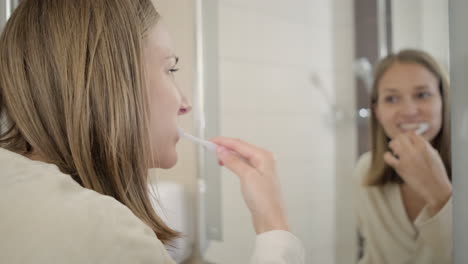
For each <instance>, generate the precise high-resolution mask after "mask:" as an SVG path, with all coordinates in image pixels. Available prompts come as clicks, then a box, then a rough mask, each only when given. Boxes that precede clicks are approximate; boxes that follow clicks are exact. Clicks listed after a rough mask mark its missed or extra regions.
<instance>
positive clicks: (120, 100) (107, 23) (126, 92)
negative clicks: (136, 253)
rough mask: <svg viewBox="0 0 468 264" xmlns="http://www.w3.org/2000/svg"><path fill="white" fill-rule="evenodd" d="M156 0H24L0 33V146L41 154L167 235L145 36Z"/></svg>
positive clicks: (153, 18) (161, 236) (165, 237)
mask: <svg viewBox="0 0 468 264" xmlns="http://www.w3.org/2000/svg"><path fill="white" fill-rule="evenodd" d="M158 20H159V14H158V13H157V11H156V10H155V8H154V6H153V4H152V3H151V0H40V1H38V0H24V1H22V2H21V4H20V5H19V6H18V7H17V9H16V10H15V12H14V13H13V15H12V17H11V18H10V20H9V21H8V23H7V24H6V26H5V28H4V31H3V33H2V35H1V38H0V115H1V119H0V120H2V121H3V122H2V123H1V126H0V132H1V133H0V147H3V148H5V149H8V150H11V151H14V152H17V153H21V154H23V155H38V156H40V157H41V158H42V159H45V160H46V161H47V162H50V163H53V164H56V165H57V166H58V167H59V169H60V170H61V171H62V172H64V173H66V174H69V175H71V177H72V178H73V179H74V180H75V181H76V182H78V183H79V184H80V185H82V186H83V187H85V188H88V189H92V190H95V191H97V192H99V193H101V194H104V195H109V196H112V197H114V198H115V199H117V200H118V201H120V202H121V203H123V204H124V205H126V206H127V207H128V208H130V210H131V211H132V212H133V213H134V214H135V215H136V216H137V217H139V218H140V219H141V220H142V221H143V222H144V223H146V224H147V225H148V226H149V227H150V228H151V229H153V230H154V232H155V233H156V235H157V237H158V238H159V239H160V240H161V241H162V242H163V243H165V244H167V243H168V242H169V241H170V240H172V239H173V238H175V237H176V236H178V233H177V232H176V231H174V230H172V229H171V228H169V227H168V226H167V225H166V224H165V223H164V222H163V221H162V220H161V219H160V217H158V215H157V214H156V213H155V211H154V209H153V207H152V204H151V200H150V194H149V190H148V189H149V187H148V169H149V168H150V166H151V164H152V158H151V153H152V150H151V147H150V137H149V135H150V134H149V102H148V101H147V98H148V96H147V94H148V91H147V90H146V88H145V84H144V79H143V76H144V72H143V70H144V69H143V63H142V58H143V54H142V43H143V41H145V37H146V34H147V32H148V30H149V28H150V27H153V26H155V25H156V23H157V22H158Z"/></svg>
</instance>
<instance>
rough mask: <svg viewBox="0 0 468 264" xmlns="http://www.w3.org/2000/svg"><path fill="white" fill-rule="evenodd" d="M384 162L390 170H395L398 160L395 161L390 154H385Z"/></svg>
mask: <svg viewBox="0 0 468 264" xmlns="http://www.w3.org/2000/svg"><path fill="white" fill-rule="evenodd" d="M384 161H385V163H387V164H388V165H390V167H392V168H395V169H396V168H397V167H398V165H399V163H400V160H399V159H397V158H396V157H395V156H394V155H393V154H392V153H390V152H385V154H384Z"/></svg>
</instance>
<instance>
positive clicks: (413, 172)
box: [384, 132, 452, 215]
mask: <svg viewBox="0 0 468 264" xmlns="http://www.w3.org/2000/svg"><path fill="white" fill-rule="evenodd" d="M389 147H390V149H391V150H392V151H393V154H392V153H390V152H387V153H385V154H384V160H385V162H386V163H387V164H388V165H390V166H391V167H393V168H394V169H395V171H396V172H397V173H398V175H400V177H401V178H402V179H403V180H404V182H405V183H406V184H408V186H409V187H410V188H411V189H412V190H413V191H415V192H416V193H417V194H419V195H420V196H421V197H422V198H423V199H424V200H425V201H426V203H427V205H428V207H429V208H428V209H429V210H430V213H431V215H435V214H436V213H437V212H438V211H439V210H440V209H441V208H442V207H443V206H444V205H445V203H446V202H447V201H448V200H449V199H450V197H451V196H452V184H451V182H450V180H449V177H448V176H447V171H446V169H445V166H444V163H443V162H442V159H441V158H440V155H439V153H438V152H437V150H435V149H434V148H433V147H432V146H431V144H430V143H429V142H428V141H426V140H425V139H424V138H423V137H421V136H419V135H416V134H415V133H414V132H409V133H405V134H401V135H399V136H398V137H396V138H395V139H393V140H392V141H391V142H390V143H389Z"/></svg>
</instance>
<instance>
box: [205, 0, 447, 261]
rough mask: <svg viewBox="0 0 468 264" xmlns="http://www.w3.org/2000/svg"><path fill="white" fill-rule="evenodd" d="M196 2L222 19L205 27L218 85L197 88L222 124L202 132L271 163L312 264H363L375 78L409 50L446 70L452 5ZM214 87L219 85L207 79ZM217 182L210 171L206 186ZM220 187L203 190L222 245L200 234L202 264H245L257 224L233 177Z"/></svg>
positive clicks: (389, 0) (393, 0) (379, 0)
mask: <svg viewBox="0 0 468 264" xmlns="http://www.w3.org/2000/svg"><path fill="white" fill-rule="evenodd" d="M200 2H203V3H204V5H205V8H208V9H209V10H211V11H210V12H215V13H216V18H217V23H216V25H213V23H214V22H213V21H210V22H208V17H210V18H212V17H213V16H211V15H208V16H207V17H204V16H202V17H201V24H202V25H203V26H205V27H204V30H203V32H202V35H203V36H204V37H203V43H202V47H203V48H205V51H206V53H205V55H206V56H208V57H209V59H208V60H210V62H207V61H205V64H204V65H206V66H208V67H213V65H216V66H217V67H215V68H211V70H212V71H213V72H211V73H213V74H214V75H215V76H216V77H217V78H218V81H217V82H214V83H211V84H208V83H205V84H204V85H203V86H199V89H202V90H203V93H204V94H210V93H211V92H208V91H213V89H214V90H216V96H215V97H214V98H207V97H205V102H207V101H211V100H214V101H216V104H217V105H216V108H210V107H206V105H205V109H204V110H205V113H212V112H216V113H218V117H217V118H218V119H216V120H212V121H211V122H206V123H205V124H204V125H206V127H205V128H206V129H210V126H213V127H215V128H216V129H218V131H219V132H220V133H221V134H223V135H228V136H235V137H239V138H243V139H245V140H247V141H251V142H253V143H255V144H258V145H260V146H262V147H264V148H266V149H269V150H271V151H272V152H274V153H275V155H276V158H277V160H278V173H279V176H280V181H281V184H282V187H283V191H284V193H283V194H284V199H285V202H286V207H287V208H288V213H289V217H290V222H291V226H292V230H293V232H294V233H295V234H297V235H298V236H299V238H300V239H301V240H302V241H303V243H304V245H305V248H306V252H307V260H308V261H310V262H312V261H314V262H315V261H316V262H317V263H350V259H355V260H356V261H355V262H357V259H359V258H360V255H361V257H362V254H364V253H363V251H362V250H363V248H362V245H361V247H360V245H359V239H358V230H357V227H356V225H357V223H356V215H355V211H354V210H353V202H352V201H353V199H354V198H355V197H354V194H353V190H352V186H353V184H354V179H353V177H352V172H353V170H354V167H355V165H356V161H357V159H358V157H359V156H360V155H361V154H363V153H365V152H367V151H369V149H370V145H369V142H370V134H369V119H370V115H371V114H372V113H371V111H370V109H369V101H370V100H369V89H370V85H371V84H372V78H373V76H372V68H373V67H374V66H375V65H376V63H377V62H378V60H379V59H381V58H382V57H384V56H385V55H387V54H389V53H393V52H398V51H399V50H401V49H406V48H412V49H420V50H424V51H426V52H428V53H430V54H431V55H432V56H433V57H434V58H435V59H436V60H437V61H438V62H439V63H440V64H441V65H442V67H443V68H444V69H445V70H448V65H449V42H448V1H410V2H411V3H410V2H408V1H403V0H372V1H371V0H369V1H362V0H359V1H337V0H336V1H313V2H312V1H293V2H291V1H273V2H272V1H263V0H256V1H239V0H236V1H234V0H232V1H231V0H223V1H206V2H205V1H200ZM212 14H213V13H212ZM207 25H208V26H207ZM213 45H214V46H213ZM207 47H210V48H207ZM210 51H215V52H213V53H210ZM213 57H215V58H213ZM203 58H204V59H206V57H203ZM216 58H217V60H216ZM207 76H211V77H210V78H213V76H212V74H210V70H204V72H203V78H206V77H207ZM216 173H219V172H215V173H211V172H210V171H209V170H204V171H201V178H202V179H203V175H216ZM220 176H221V181H217V182H211V181H210V180H209V178H210V177H211V176H208V177H207V178H206V179H207V182H206V191H207V192H210V190H212V191H219V190H221V192H220V193H219V195H220V197H219V199H216V202H218V201H221V206H220V207H219V206H214V207H213V206H210V203H212V202H213V200H212V199H209V200H208V201H206V203H205V205H206V206H205V208H206V209H207V210H208V213H205V214H204V215H206V216H210V217H215V218H216V219H218V220H219V219H222V220H221V222H220V223H221V225H220V226H221V229H219V230H221V237H214V236H212V235H210V232H209V231H206V232H205V234H206V237H207V238H208V240H209V243H208V245H209V246H208V247H207V249H206V251H205V252H204V259H205V260H207V261H209V262H215V263H234V262H233V261H234V257H233V256H232V255H230V254H229V252H230V251H231V250H233V251H235V252H236V257H235V261H236V262H239V261H241V262H242V261H244V262H247V261H248V257H249V254H250V253H251V249H252V248H253V241H254V240H253V237H254V233H253V231H252V228H251V227H250V218H249V215H248V212H247V209H246V208H244V207H243V201H242V197H241V195H240V192H239V190H238V183H237V179H236V177H235V176H234V175H231V174H230V173H229V172H227V171H226V170H223V171H222V172H221V175H220ZM210 208H215V211H210ZM211 227H213V226H211ZM218 227H219V226H218ZM218 227H216V228H218ZM209 229H210V225H209V224H208V225H207V226H206V230H209ZM218 234H219V233H218ZM361 241H362V240H361ZM359 249H361V250H359ZM395 261H397V260H395Z"/></svg>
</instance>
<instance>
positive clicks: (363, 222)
mask: <svg viewBox="0 0 468 264" xmlns="http://www.w3.org/2000/svg"><path fill="white" fill-rule="evenodd" d="M370 163H371V154H370V153H366V154H364V155H363V156H362V157H361V158H360V160H359V161H358V164H357V166H356V169H355V172H354V177H355V182H356V185H355V186H356V191H355V194H356V195H355V204H356V213H357V217H358V219H357V220H358V228H359V231H360V233H361V235H362V236H363V237H364V248H363V250H364V255H363V258H362V259H361V260H360V261H359V262H358V263H359V264H431V263H434V264H449V263H452V199H450V200H449V201H448V202H447V203H446V204H445V206H444V207H443V208H442V209H441V210H440V211H439V212H438V213H437V214H436V215H434V216H433V217H430V216H429V214H428V210H427V208H426V207H425V208H423V210H422V211H421V212H420V214H419V215H418V216H417V218H416V219H415V221H414V222H411V221H410V220H409V218H408V215H407V213H406V209H405V207H404V204H403V200H402V196H401V192H400V186H399V185H398V184H387V185H385V186H383V187H364V186H362V184H361V183H362V180H363V178H364V177H365V175H366V174H367V171H368V170H369V168H370Z"/></svg>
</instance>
